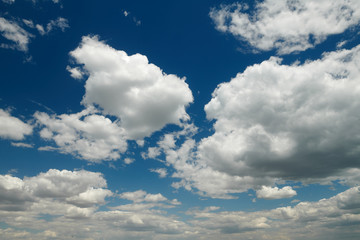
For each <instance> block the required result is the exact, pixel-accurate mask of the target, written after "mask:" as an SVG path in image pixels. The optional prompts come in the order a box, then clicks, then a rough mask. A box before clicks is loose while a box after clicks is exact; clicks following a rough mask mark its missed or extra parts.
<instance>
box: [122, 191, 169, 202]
mask: <svg viewBox="0 0 360 240" xmlns="http://www.w3.org/2000/svg"><path fill="white" fill-rule="evenodd" d="M120 198H123V199H127V200H130V201H133V202H163V201H166V200H167V198H166V197H164V196H163V195H161V194H160V193H158V194H151V193H146V192H145V191H143V190H138V191H135V192H124V193H121V194H120Z"/></svg>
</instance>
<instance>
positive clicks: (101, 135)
mask: <svg viewBox="0 0 360 240" xmlns="http://www.w3.org/2000/svg"><path fill="white" fill-rule="evenodd" d="M34 117H35V119H36V120H37V122H38V124H39V125H40V126H42V127H43V128H42V130H41V131H40V136H41V137H42V138H43V139H46V140H49V141H54V142H55V143H56V145H57V146H58V149H57V150H59V151H61V152H64V153H70V154H74V155H75V156H76V157H79V158H82V159H86V160H88V161H91V162H100V161H103V160H115V159H118V158H119V157H120V153H122V152H124V151H126V148H127V143H126V137H125V132H124V129H123V128H122V127H120V126H119V123H118V122H117V121H114V122H113V121H111V120H110V119H109V118H106V117H104V116H102V115H98V114H94V113H92V111H91V110H84V111H82V112H80V113H75V114H62V115H59V116H56V115H52V116H50V115H48V114H46V113H40V112H37V113H35V114H34ZM50 149H51V150H56V148H53V147H51V148H50Z"/></svg>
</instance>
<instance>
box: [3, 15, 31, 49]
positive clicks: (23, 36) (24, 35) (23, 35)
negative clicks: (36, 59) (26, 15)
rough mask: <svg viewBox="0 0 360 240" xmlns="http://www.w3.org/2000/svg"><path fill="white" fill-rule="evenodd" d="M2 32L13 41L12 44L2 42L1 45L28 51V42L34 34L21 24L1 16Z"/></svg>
mask: <svg viewBox="0 0 360 240" xmlns="http://www.w3.org/2000/svg"><path fill="white" fill-rule="evenodd" d="M0 32H1V35H2V36H3V37H4V38H6V39H7V40H9V41H10V42H13V43H12V44H9V43H1V45H0V47H2V48H11V49H17V50H19V51H23V52H27V51H28V44H29V42H30V38H32V37H33V35H32V34H30V33H28V32H27V31H26V30H24V29H23V28H21V27H20V26H19V24H17V23H16V22H12V21H8V20H6V19H5V18H3V17H0Z"/></svg>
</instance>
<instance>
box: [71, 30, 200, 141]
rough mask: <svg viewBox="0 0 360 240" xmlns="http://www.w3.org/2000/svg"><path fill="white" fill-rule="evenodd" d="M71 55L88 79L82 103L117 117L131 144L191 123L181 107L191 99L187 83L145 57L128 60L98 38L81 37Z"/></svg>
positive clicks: (133, 56)
mask: <svg viewBox="0 0 360 240" xmlns="http://www.w3.org/2000/svg"><path fill="white" fill-rule="evenodd" d="M70 55H71V56H72V57H74V59H75V60H76V62H77V63H79V64H83V69H84V71H85V72H87V73H89V78H88V79H87V80H86V84H85V89H86V93H85V96H84V98H83V102H82V103H83V104H84V105H85V106H93V105H96V106H99V107H100V108H101V110H102V111H103V113H104V114H110V115H114V116H117V117H118V118H119V119H120V120H121V126H122V127H123V128H124V129H125V130H126V133H127V136H128V137H129V138H130V139H141V138H143V137H145V136H150V135H151V134H152V133H153V132H155V131H157V130H160V129H161V128H163V127H164V126H165V125H166V124H171V123H172V124H180V123H181V121H183V120H187V119H188V118H189V116H188V115H187V113H186V111H185V107H186V106H187V105H188V104H189V103H191V102H192V101H193V97H192V94H191V91H190V89H189V87H188V85H187V84H186V83H185V79H184V78H183V79H181V78H179V77H177V76H175V75H171V74H170V75H167V74H165V73H163V71H162V70H161V69H160V68H159V67H157V66H155V65H154V64H150V63H149V62H148V59H147V57H146V56H144V55H141V54H135V55H131V56H128V55H127V54H126V53H125V52H123V51H118V50H115V49H113V48H111V47H110V46H108V45H106V44H105V43H103V42H101V41H99V40H98V38H97V37H83V39H82V42H81V44H80V46H79V47H78V48H77V49H75V50H74V51H72V52H71V53H70Z"/></svg>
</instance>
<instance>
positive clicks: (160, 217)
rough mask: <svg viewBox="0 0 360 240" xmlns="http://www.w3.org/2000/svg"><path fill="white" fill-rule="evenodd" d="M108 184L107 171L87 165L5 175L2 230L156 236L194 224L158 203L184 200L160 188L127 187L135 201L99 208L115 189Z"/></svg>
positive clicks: (9, 234) (39, 235) (62, 235)
mask: <svg viewBox="0 0 360 240" xmlns="http://www.w3.org/2000/svg"><path fill="white" fill-rule="evenodd" d="M106 187H107V186H106V180H105V179H104V177H103V176H102V174H100V173H96V172H89V171H85V170H80V171H68V170H62V171H60V170H56V169H50V170H49V171H47V172H45V173H40V174H38V175H37V176H34V177H24V178H23V179H20V178H17V177H13V176H11V175H0V219H1V220H0V222H1V223H5V224H7V226H9V227H7V228H6V229H1V230H0V234H2V235H1V236H2V237H3V238H4V239H14V238H19V237H25V238H36V239H48V238H54V239H71V238H77V239H82V238H90V237H92V238H95V239H100V238H106V239H117V238H119V236H123V237H124V238H125V239H131V238H132V237H137V238H139V237H140V236H142V237H141V238H142V239H153V235H154V234H156V235H158V234H170V236H171V235H174V234H176V235H181V234H183V233H184V232H185V231H186V230H188V229H189V227H188V226H187V225H186V224H185V223H183V222H181V221H178V220H176V219H175V218H173V217H168V216H166V214H165V213H164V211H163V210H161V211H160V210H155V209H152V208H154V207H156V208H158V209H165V208H169V207H174V206H176V205H178V204H179V202H178V201H177V200H176V199H174V200H171V201H170V200H168V199H167V198H165V197H164V196H162V195H161V194H160V193H159V194H148V193H146V192H145V191H142V190H139V191H136V192H126V193H122V194H120V196H122V197H124V198H126V199H131V200H134V201H135V202H134V203H133V204H129V205H120V206H116V207H111V209H112V210H106V209H105V208H104V209H105V210H99V207H100V206H105V204H106V198H107V197H110V196H114V195H115V194H113V193H112V192H111V191H110V190H108V189H106ZM160 202H164V204H159V203H160ZM136 206H138V207H136ZM45 222H46V224H44V223H45ZM19 228H21V229H23V230H18V229H19ZM99 230H100V232H101V233H100V232H99ZM100 234H101V235H100Z"/></svg>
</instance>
